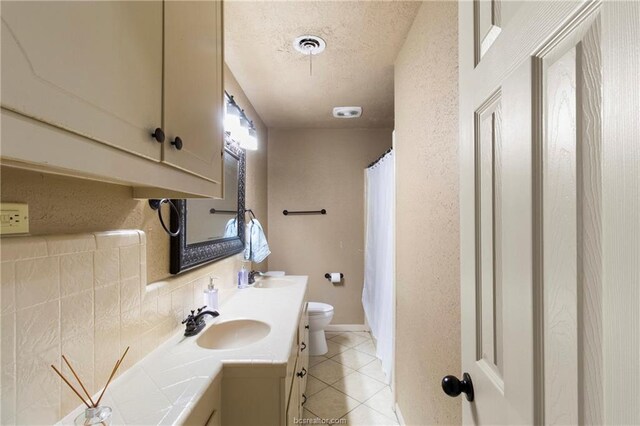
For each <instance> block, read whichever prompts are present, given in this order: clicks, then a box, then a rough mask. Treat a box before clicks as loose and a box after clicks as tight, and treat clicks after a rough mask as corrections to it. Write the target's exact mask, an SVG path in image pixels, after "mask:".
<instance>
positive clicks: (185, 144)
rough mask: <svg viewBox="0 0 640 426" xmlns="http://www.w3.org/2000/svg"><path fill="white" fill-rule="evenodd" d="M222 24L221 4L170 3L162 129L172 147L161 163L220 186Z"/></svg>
mask: <svg viewBox="0 0 640 426" xmlns="http://www.w3.org/2000/svg"><path fill="white" fill-rule="evenodd" d="M216 23H217V24H216ZM221 23H222V2H219V1H199V2H198V1H196V2H181V1H167V2H166V3H165V6H164V126H165V129H166V131H167V137H168V139H169V144H166V145H165V147H164V155H163V157H162V160H163V161H164V162H166V163H167V164H171V165H173V166H175V167H178V168H181V169H184V170H188V171H190V172H192V173H195V174H197V175H199V176H202V177H203V178H205V179H210V180H214V181H218V182H219V181H220V179H221V174H222V161H221V159H222V154H223V144H222V142H223V138H222V137H221V135H222V134H223V132H224V129H223V115H222V114H223V110H222V106H223V105H224V88H223V84H224V83H223V78H222V67H221V66H220V64H221V63H222V62H223V53H222V49H223V43H222V25H221Z"/></svg>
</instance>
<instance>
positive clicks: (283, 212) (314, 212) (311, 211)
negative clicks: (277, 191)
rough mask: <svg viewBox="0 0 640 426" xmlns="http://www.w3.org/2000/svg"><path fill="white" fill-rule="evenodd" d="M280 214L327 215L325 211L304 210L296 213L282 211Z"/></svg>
mask: <svg viewBox="0 0 640 426" xmlns="http://www.w3.org/2000/svg"><path fill="white" fill-rule="evenodd" d="M282 214H283V215H285V216H288V215H290V214H327V211H326V210H325V209H322V210H304V211H296V212H290V211H289V210H283V211H282Z"/></svg>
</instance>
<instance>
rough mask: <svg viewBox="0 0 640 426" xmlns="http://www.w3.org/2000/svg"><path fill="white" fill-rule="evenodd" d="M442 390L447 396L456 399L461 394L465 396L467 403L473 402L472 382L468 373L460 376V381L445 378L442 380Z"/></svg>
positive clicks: (454, 378) (455, 378)
mask: <svg viewBox="0 0 640 426" xmlns="http://www.w3.org/2000/svg"><path fill="white" fill-rule="evenodd" d="M442 390H443V391H444V393H446V394H447V395H449V396H453V397H456V396H458V395H460V394H461V393H465V394H467V401H473V396H474V395H473V382H472V381H471V376H470V375H469V373H464V374H463V375H462V381H460V380H459V379H458V378H457V377H456V376H445V377H444V379H442Z"/></svg>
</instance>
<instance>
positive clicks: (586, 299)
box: [443, 0, 640, 425]
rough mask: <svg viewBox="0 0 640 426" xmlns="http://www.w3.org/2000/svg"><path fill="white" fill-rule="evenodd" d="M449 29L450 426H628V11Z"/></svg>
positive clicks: (481, 14)
mask: <svg viewBox="0 0 640 426" xmlns="http://www.w3.org/2000/svg"><path fill="white" fill-rule="evenodd" d="M459 25H460V114H461V115H460V158H461V180H460V188H461V199H460V205H461V274H462V275H461V285H462V289H461V295H462V296H461V297H462V301H461V306H462V372H465V373H468V376H466V378H467V379H470V381H471V382H472V385H473V396H474V398H473V400H472V401H467V402H465V403H464V404H463V419H464V422H465V423H466V424H480V425H490V424H557V425H571V424H602V423H610V422H613V423H626V424H638V423H640V409H639V408H638V404H637V401H639V400H640V385H639V384H638V382H639V380H640V314H638V311H639V309H638V306H640V290H638V288H640V271H639V269H640V266H639V265H640V242H639V240H640V238H639V236H640V235H639V234H640V225H639V223H640V217H639V216H640V213H638V205H639V204H640V190H639V188H640V130H639V127H640V125H639V124H638V122H639V120H638V119H637V117H638V115H637V114H638V107H639V106H640V96H638V93H639V90H640V78H639V77H638V75H640V72H639V71H640V55H638V52H639V51H640V2H623V1H621V2H602V3H601V2H598V1H593V2H581V1H570V2H542V1H541V2H522V3H515V2H500V1H499V0H476V1H474V2H461V3H460V20H459ZM632 76H635V77H632ZM620 78H623V79H624V81H625V85H626V86H624V87H623V85H621V84H620V82H619V79H620ZM607 105H609V109H607ZM613 111H615V114H614V113H613ZM607 114H609V115H608V117H609V119H608V120H607V118H606V117H607ZM634 114H635V119H634V118H633V117H634ZM620 117H624V118H625V119H626V120H627V121H626V127H624V128H623V127H622V126H620V124H619V123H618V120H619V119H620ZM607 135H610V137H609V138H608V139H607ZM614 135H615V137H614ZM607 155H608V156H607ZM623 194H624V195H623ZM607 200H610V202H607ZM622 211H624V212H625V213H624V214H622V213H621V212H622ZM613 218H616V219H615V220H614V219H613ZM622 295H624V297H623V296H622ZM634 306H635V308H634ZM623 319H624V321H623ZM616 326H617V328H616ZM620 336H622V337H620ZM620 351H622V353H623V355H620V353H621V352H620ZM621 362H624V365H620V363H621ZM462 372H452V373H456V374H455V376H457V377H458V379H460V380H462V379H463V377H462ZM625 376H626V378H625ZM458 379H456V378H454V377H448V378H447V380H446V381H444V382H443V388H444V390H445V391H446V392H447V393H448V394H450V395H456V394H458V393H459V392H461V391H462V392H466V394H465V395H463V396H467V397H468V396H469V395H470V394H471V385H470V384H469V383H468V382H469V380H467V381H464V382H460V381H458ZM467 399H469V398H467ZM621 400H624V401H627V403H626V404H622V403H621ZM632 401H636V403H635V404H634V403H633V402H632Z"/></svg>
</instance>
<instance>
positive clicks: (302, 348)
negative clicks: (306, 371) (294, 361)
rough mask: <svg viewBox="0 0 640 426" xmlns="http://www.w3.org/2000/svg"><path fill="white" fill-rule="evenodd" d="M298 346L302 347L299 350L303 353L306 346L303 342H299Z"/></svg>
mask: <svg viewBox="0 0 640 426" xmlns="http://www.w3.org/2000/svg"><path fill="white" fill-rule="evenodd" d="M300 345H301V346H302V347H301V348H300V352H302V351H304V350H305V349H307V344H306V343H305V342H301V343H300Z"/></svg>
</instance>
